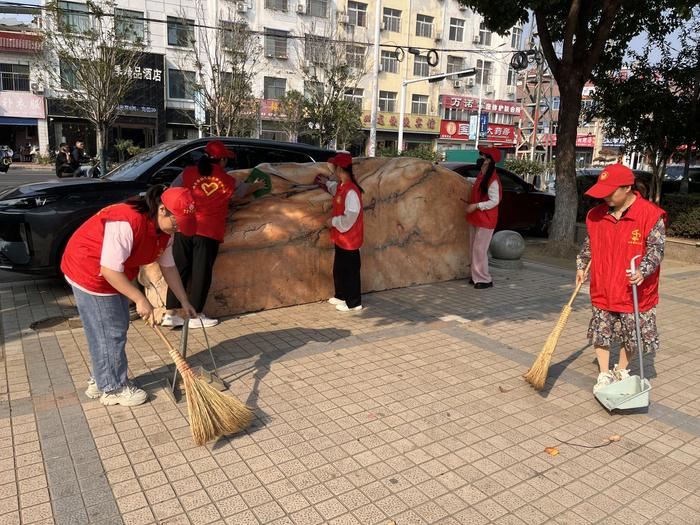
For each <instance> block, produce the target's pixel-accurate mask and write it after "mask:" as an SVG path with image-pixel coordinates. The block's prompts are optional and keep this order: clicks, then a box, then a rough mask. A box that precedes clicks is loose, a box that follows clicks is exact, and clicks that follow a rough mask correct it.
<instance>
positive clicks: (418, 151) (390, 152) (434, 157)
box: [377, 144, 442, 162]
mask: <svg viewBox="0 0 700 525" xmlns="http://www.w3.org/2000/svg"><path fill="white" fill-rule="evenodd" d="M377 157H410V158H414V159H423V160H427V161H430V162H441V161H442V153H440V152H438V151H434V150H433V148H432V147H431V146H429V145H428V144H421V145H420V146H418V147H416V148H412V149H410V150H406V151H402V152H401V153H397V152H396V149H395V148H382V149H379V150H377Z"/></svg>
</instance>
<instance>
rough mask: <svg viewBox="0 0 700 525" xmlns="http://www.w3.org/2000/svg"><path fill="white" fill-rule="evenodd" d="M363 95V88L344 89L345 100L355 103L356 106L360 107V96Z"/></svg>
mask: <svg viewBox="0 0 700 525" xmlns="http://www.w3.org/2000/svg"><path fill="white" fill-rule="evenodd" d="M363 95H364V89H358V88H356V89H348V90H346V91H345V100H349V101H350V102H352V103H353V104H355V105H356V106H357V107H358V108H360V109H362V96H363Z"/></svg>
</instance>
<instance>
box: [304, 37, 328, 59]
mask: <svg viewBox="0 0 700 525" xmlns="http://www.w3.org/2000/svg"><path fill="white" fill-rule="evenodd" d="M328 49H330V39H329V38H325V37H320V36H316V35H309V34H307V35H306V36H305V38H304V59H305V60H308V61H309V62H312V63H314V64H325V63H327V62H328V53H327V52H326V50H328Z"/></svg>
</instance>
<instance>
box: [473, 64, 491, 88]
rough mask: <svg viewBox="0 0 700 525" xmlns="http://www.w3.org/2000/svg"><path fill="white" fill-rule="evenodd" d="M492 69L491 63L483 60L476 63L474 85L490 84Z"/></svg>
mask: <svg viewBox="0 0 700 525" xmlns="http://www.w3.org/2000/svg"><path fill="white" fill-rule="evenodd" d="M492 67H493V62H488V61H484V60H477V61H476V83H477V84H484V85H485V86H487V85H489V84H490V83H491V68H492Z"/></svg>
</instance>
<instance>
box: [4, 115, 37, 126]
mask: <svg viewBox="0 0 700 525" xmlns="http://www.w3.org/2000/svg"><path fill="white" fill-rule="evenodd" d="M38 123H39V122H38V121H37V119H35V118H17V117H0V125H2V126H37V125H38Z"/></svg>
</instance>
